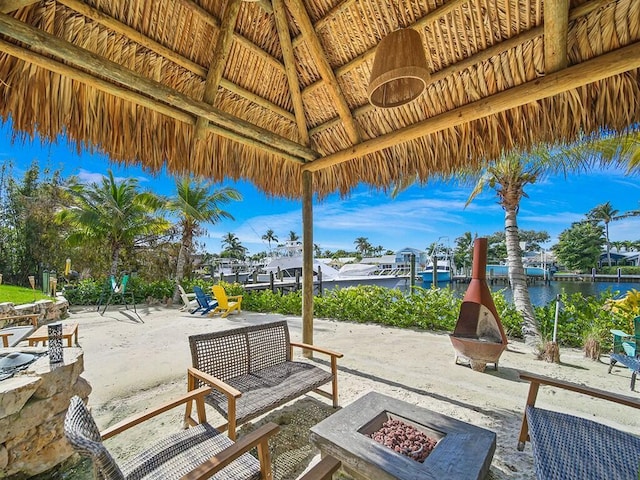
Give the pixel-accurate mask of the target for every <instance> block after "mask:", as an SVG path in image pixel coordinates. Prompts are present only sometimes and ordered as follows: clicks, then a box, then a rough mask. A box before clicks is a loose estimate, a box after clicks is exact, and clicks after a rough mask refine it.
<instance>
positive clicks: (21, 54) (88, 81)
mask: <svg viewBox="0 0 640 480" xmlns="http://www.w3.org/2000/svg"><path fill="white" fill-rule="evenodd" d="M0 52H5V53H7V54H8V55H11V56H13V57H16V58H19V59H20V60H24V61H25V62H28V63H30V64H33V65H36V66H38V67H41V68H44V69H46V70H49V71H51V72H54V73H58V74H60V75H63V76H65V77H68V78H71V79H72V80H75V81H77V82H80V83H83V84H85V85H89V86H91V87H94V88H96V89H97V90H100V91H102V92H105V93H108V94H109V95H114V96H116V97H118V98H121V99H123V100H126V101H128V102H132V103H134V104H136V105H140V106H142V107H145V108H148V109H150V110H153V111H154V112H158V113H160V114H162V115H166V116H167V117H170V118H174V119H176V120H178V121H181V122H184V123H188V124H191V125H195V118H194V116H193V115H191V114H190V113H187V112H184V111H182V110H180V109H178V108H175V107H172V106H169V105H167V104H166V103H163V102H159V101H157V100H153V99H151V98H149V97H147V96H145V95H142V94H140V93H137V92H133V91H131V90H129V89H127V88H124V87H121V86H119V85H115V84H113V83H111V82H108V81H107V80H103V79H102V78H98V77H95V76H94V75H91V74H90V73H87V72H84V71H82V70H79V69H77V68H74V67H71V66H69V65H67V64H64V63H62V62H58V61H57V60H53V59H52V58H50V57H46V56H44V55H40V54H39V53H36V52H34V51H32V50H29V49H26V48H22V47H19V46H17V45H14V44H13V43H9V42H5V41H3V40H0ZM207 128H208V129H209V130H211V131H212V132H214V133H215V134H217V135H220V136H221V137H224V138H228V139H230V140H233V141H235V142H238V143H240V144H243V145H248V146H250V147H256V148H260V149H262V150H264V151H265V152H267V153H271V154H273V155H278V156H280V157H282V158H284V159H286V160H289V161H292V162H296V163H304V160H303V159H302V158H300V157H297V156H293V155H289V154H288V153H285V152H283V151H281V150H278V149H277V148H274V147H273V146H272V145H270V144H268V143H262V142H259V141H257V140H253V139H250V138H247V137H245V136H243V135H240V134H238V133H235V132H231V131H229V130H227V129H225V128H222V127H218V126H217V125H211V124H209V126H208V127H207Z"/></svg>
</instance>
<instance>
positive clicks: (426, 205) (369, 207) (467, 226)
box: [0, 124, 640, 253]
mask: <svg viewBox="0 0 640 480" xmlns="http://www.w3.org/2000/svg"><path fill="white" fill-rule="evenodd" d="M11 138H12V132H11V128H10V126H9V125H8V124H4V125H0V161H2V162H3V163H4V162H8V161H10V160H12V161H13V163H14V172H15V173H16V174H17V176H18V177H19V178H22V174H23V172H24V170H25V169H26V168H27V167H28V166H29V164H30V163H31V162H32V161H33V160H34V159H35V160H38V163H39V164H40V166H41V168H44V167H48V168H50V169H61V170H62V172H63V175H64V176H69V175H77V176H78V177H79V178H80V179H81V180H82V181H86V182H91V181H96V180H99V179H100V176H101V175H103V174H105V173H106V172H107V170H108V169H109V168H111V169H112V170H113V172H114V175H115V176H116V177H135V178H137V179H138V180H139V182H140V186H141V187H142V188H144V189H149V190H152V191H155V192H156V193H159V194H163V195H171V194H173V193H174V192H175V187H174V182H173V179H172V178H171V177H169V176H167V175H166V174H156V175H154V174H152V173H149V172H146V171H144V170H143V169H141V168H126V169H125V168H122V167H120V166H118V165H117V164H115V163H113V164H112V163H111V162H110V161H109V159H108V157H106V156H104V155H99V154H89V153H81V154H78V153H77V151H76V149H75V147H74V146H72V145H69V144H67V143H66V142H65V141H64V140H61V141H59V142H58V143H56V144H52V145H50V144H45V145H42V144H41V142H40V140H39V139H36V140H34V141H26V142H22V141H16V142H15V143H12V141H11ZM224 186H231V187H233V188H236V189H237V190H239V191H240V192H241V193H242V195H243V198H244V200H243V201H242V202H232V203H231V204H229V205H228V206H227V207H226V210H227V211H229V212H230V213H231V214H232V215H233V216H234V217H235V221H223V222H221V223H219V224H216V225H206V228H207V235H206V237H202V238H200V239H199V240H200V241H201V242H204V243H205V245H206V249H207V251H209V252H212V253H216V252H220V250H221V248H222V246H221V242H220V239H221V237H222V236H223V235H224V234H226V233H227V232H233V233H235V234H236V235H237V236H238V238H239V239H240V241H241V242H242V244H243V245H244V246H245V247H247V248H248V249H249V252H250V253H256V252H259V251H265V250H267V249H268V246H267V244H266V242H265V241H263V240H262V239H261V237H262V235H263V234H264V233H265V232H266V231H267V230H268V229H269V228H271V229H273V230H274V232H275V234H276V236H277V237H278V238H279V239H280V240H281V241H282V240H284V239H285V238H287V237H288V235H289V231H291V230H293V231H294V232H296V233H297V234H298V235H300V236H301V234H302V213H301V205H300V202H297V201H289V200H280V199H272V198H268V197H267V196H265V195H263V194H262V193H261V192H259V191H258V190H257V189H256V188H255V187H253V185H251V184H250V183H248V182H238V183H235V182H227V183H225V184H224ZM525 191H526V192H527V194H528V195H529V198H524V199H523V200H522V203H521V206H520V212H519V214H518V224H519V226H520V228H521V229H527V230H546V231H547V232H549V234H550V235H551V238H552V241H551V242H549V244H547V245H546V247H550V246H551V245H553V244H554V243H556V242H557V236H558V235H559V233H560V232H562V231H563V230H564V229H566V228H568V227H569V226H570V225H571V223H572V222H574V221H578V220H580V219H582V218H584V214H585V213H586V212H588V211H589V210H590V209H592V208H593V207H595V206H596V205H598V204H601V203H604V202H607V201H610V202H611V203H612V205H613V207H614V208H615V209H617V210H619V211H620V212H624V211H628V210H637V209H638V208H640V181H639V179H638V176H634V177H628V176H625V175H624V173H623V172H622V171H620V170H616V169H608V170H606V171H602V170H598V171H595V172H593V173H590V174H588V175H586V174H581V175H572V176H571V177H570V178H567V179H565V178H564V177H562V176H559V177H549V178H546V179H543V180H541V181H539V182H538V183H536V184H534V185H530V186H528V187H527V188H526V189H525ZM470 192H471V187H470V186H459V185H457V184H455V183H448V184H446V183H440V182H435V183H430V184H428V185H427V186H423V187H419V186H414V187H412V188H410V189H408V190H406V191H405V192H403V193H402V194H400V195H399V196H398V197H397V198H395V199H391V198H390V196H389V195H385V194H384V193H382V192H378V191H375V190H372V189H370V188H369V187H368V186H365V185H361V186H360V187H358V188H357V189H356V190H354V192H353V193H352V194H351V195H350V196H349V197H348V198H345V199H341V198H340V197H339V196H338V195H332V196H329V197H328V198H326V199H324V200H323V201H322V202H318V201H314V243H316V244H318V245H319V246H320V248H321V249H322V250H323V251H324V250H326V249H329V250H337V249H339V248H342V249H345V250H353V249H354V240H355V239H356V238H357V237H366V238H368V240H369V242H370V243H371V244H372V245H373V246H378V245H382V246H383V247H384V248H385V249H391V250H399V249H401V248H404V247H407V246H409V247H414V248H418V249H425V248H426V247H427V246H428V245H429V244H430V243H432V242H434V241H436V240H438V239H440V242H442V243H445V244H446V243H449V244H450V245H452V246H453V245H454V240H455V238H456V237H459V236H460V235H462V234H463V233H464V232H466V231H469V232H472V233H477V234H478V235H479V236H485V235H490V234H492V233H494V232H496V231H501V230H503V229H504V212H503V211H502V209H501V208H500V206H499V205H498V204H497V203H496V198H495V195H494V194H493V193H492V191H491V190H487V192H486V193H483V194H482V195H480V196H479V197H477V198H476V199H475V200H474V201H473V202H472V203H471V204H470V205H469V206H467V207H466V208H465V202H466V200H467V198H468V196H469V193H470ZM609 231H610V238H611V240H612V241H615V240H633V241H636V240H640V217H636V218H632V219H625V220H619V221H616V222H612V223H611V224H610V226H609ZM441 237H445V238H441Z"/></svg>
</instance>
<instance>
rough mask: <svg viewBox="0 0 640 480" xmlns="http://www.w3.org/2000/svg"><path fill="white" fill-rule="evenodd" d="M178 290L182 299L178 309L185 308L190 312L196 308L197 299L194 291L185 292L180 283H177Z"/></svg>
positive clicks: (183, 309)
mask: <svg viewBox="0 0 640 480" xmlns="http://www.w3.org/2000/svg"><path fill="white" fill-rule="evenodd" d="M178 291H179V292H180V298H181V299H182V303H183V305H182V307H180V311H181V312H184V311H185V310H186V311H188V312H192V311H193V310H194V309H196V308H198V305H199V304H198V300H196V294H195V293H187V292H185V291H184V288H182V285H178Z"/></svg>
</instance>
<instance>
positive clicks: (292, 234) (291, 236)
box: [289, 230, 300, 242]
mask: <svg viewBox="0 0 640 480" xmlns="http://www.w3.org/2000/svg"><path fill="white" fill-rule="evenodd" d="M298 240H300V237H299V236H298V234H297V233H296V232H294V231H293V230H290V231H289V241H290V242H297V241H298Z"/></svg>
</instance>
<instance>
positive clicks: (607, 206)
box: [587, 202, 620, 266]
mask: <svg viewBox="0 0 640 480" xmlns="http://www.w3.org/2000/svg"><path fill="white" fill-rule="evenodd" d="M618 213H620V212H619V211H618V210H616V209H615V208H613V207H612V206H611V202H605V203H603V204H601V205H597V206H595V207H594V208H592V209H591V210H590V211H589V213H587V218H588V219H589V220H591V221H593V222H595V223H596V224H597V223H600V222H602V223H604V238H605V240H606V242H607V263H608V264H609V266H611V242H610V241H609V223H611V222H612V221H614V220H619V219H620V216H619V215H618Z"/></svg>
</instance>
